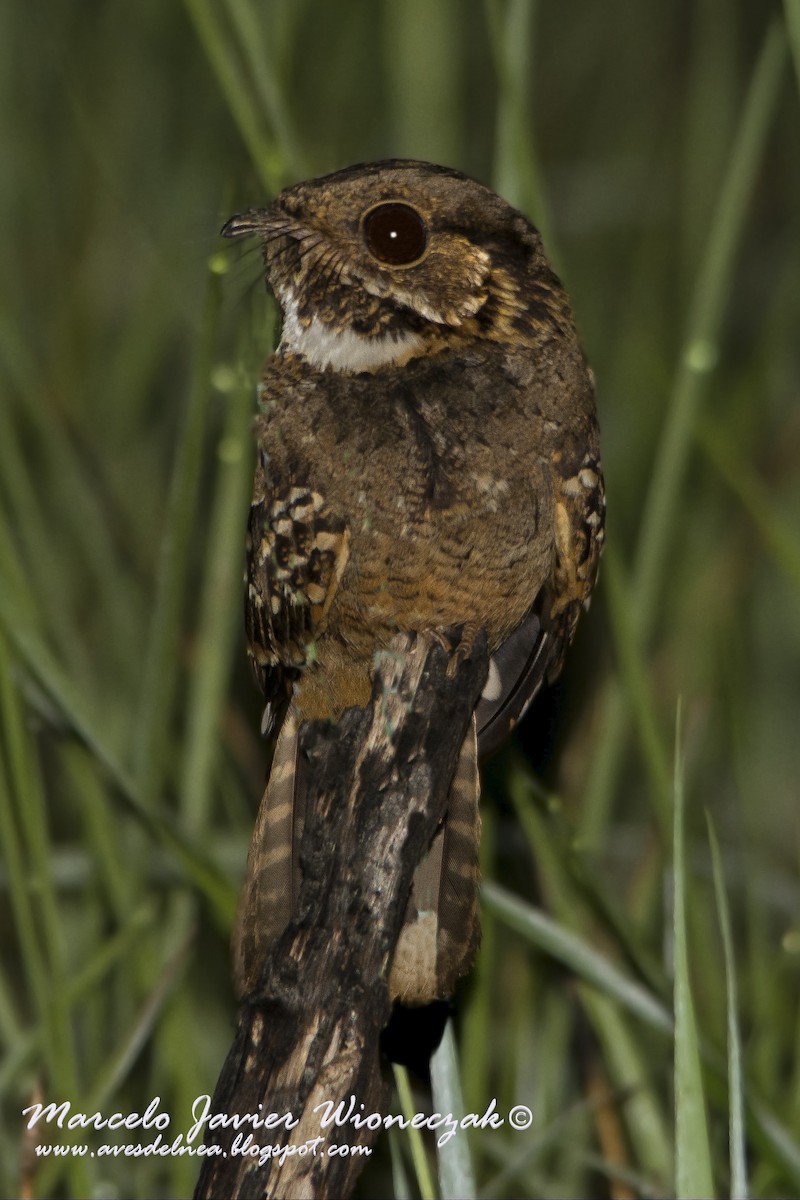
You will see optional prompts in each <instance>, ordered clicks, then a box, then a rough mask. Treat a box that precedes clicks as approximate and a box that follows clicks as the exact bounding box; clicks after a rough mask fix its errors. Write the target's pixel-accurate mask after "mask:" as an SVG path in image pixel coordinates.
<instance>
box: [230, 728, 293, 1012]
mask: <svg viewBox="0 0 800 1200" xmlns="http://www.w3.org/2000/svg"><path fill="white" fill-rule="evenodd" d="M298 730H299V724H298V721H297V718H296V717H295V715H294V713H293V712H292V709H291V708H290V709H289V711H288V712H287V714H286V717H285V718H284V721H283V725H282V726H281V731H280V733H279V734H278V741H277V744H276V746H275V754H274V756H273V759H272V769H271V770H270V773H269V779H268V780H267V786H266V788H265V789H264V795H263V797H262V799H261V806H260V807H259V810H258V816H257V817H256V823H255V826H254V828H253V836H252V838H251V840H250V849H249V851H248V855H247V867H246V869H245V876H244V883H243V885H242V891H241V894H240V896H239V906H238V910H237V913H236V925H235V926H234V931H233V982H234V986H235V988H236V994H237V996H238V997H239V999H241V998H242V997H243V996H246V995H247V993H248V992H251V991H253V990H254V988H255V987H256V985H257V983H258V978H259V974H260V971H261V966H262V964H263V961H264V953H265V951H266V948H267V946H268V945H269V943H270V942H272V941H274V940H275V938H277V937H279V936H280V935H281V934H282V933H283V931H284V929H285V928H286V926H287V925H288V923H289V921H290V920H291V916H292V910H293V908H294V904H295V901H296V899H297V892H298V889H299V883H300V869H299V863H298V862H297V855H298V854H299V849H300V839H301V837H302V828H296V827H295V826H296V824H299V823H298V822H297V821H296V815H295V791H296V785H297V766H298V740H297V734H298Z"/></svg>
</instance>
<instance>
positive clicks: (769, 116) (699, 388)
mask: <svg viewBox="0 0 800 1200" xmlns="http://www.w3.org/2000/svg"><path fill="white" fill-rule="evenodd" d="M785 61H786V37H785V34H784V31H783V27H782V25H781V24H780V23H779V22H778V21H773V22H772V24H771V25H770V27H769V29H768V31H767V34H766V36H765V38H764V42H763V45H762V47H761V52H760V55H759V58H758V61H757V63H756V66H755V69H754V71H753V76H752V80H751V83H750V88H749V91H748V95H747V99H746V101H745V106H744V111H743V113H742V117H741V120H740V122H739V127H738V130H737V134H736V139H735V142H734V146H733V149H732V152H731V156H730V160H729V164H728V169H727V171H726V174H725V179H724V181H723V184H722V188H721V190H720V195H719V200H718V202H717V206H716V210H715V213H714V216H713V219H712V222H711V227H710V229H709V231H708V237H707V239H706V250H705V254H704V257H703V259H702V262H701V264H700V269H699V272H698V275H697V280H696V283H695V288H694V295H693V297H692V302H691V305H690V309H689V319H688V321H687V325H686V332H685V335H684V341H683V347H682V350H681V353H680V358H679V361H678V366H677V370H676V374H675V379H674V382H673V386H672V391H671V394H670V398H669V402H668V406H667V412H666V417H665V422H664V427H663V430H662V433H661V437H660V439H659V443H658V449H657V453H656V460H655V463H654V466H653V471H652V474H651V477H650V483H649V486H648V489H647V496H646V501H645V505H644V512H643V514H642V520H641V523H640V527H639V533H638V538H637V548H636V554H635V560H634V568H633V572H632V577H631V588H632V604H631V618H632V621H633V628H634V631H635V634H636V639H637V643H638V644H639V645H640V646H644V645H645V644H646V642H647V641H648V639H649V637H650V634H651V631H652V626H653V620H654V618H655V615H656V611H657V605H658V600H659V596H660V595H661V592H662V589H663V582H664V574H665V571H666V568H667V563H668V556H669V549H670V546H671V540H672V534H673V530H674V524H675V520H676V516H677V513H678V510H679V506H680V498H681V494H682V487H683V480H684V477H685V473H686V469H687V465H688V460H689V453H690V449H691V442H692V432H693V427H694V424H695V422H696V419H697V416H698V413H699V409H700V405H701V403H702V401H703V398H704V396H705V393H706V388H707V383H708V379H709V374H710V371H711V369H712V368H713V367H714V366H715V364H716V361H717V357H718V351H719V341H720V337H721V333H722V327H723V319H724V316H725V306H726V303H727V300H728V297H729V296H730V293H731V287H732V281H733V273H734V267H735V263H736V256H737V252H738V249H739V246H740V243H741V239H742V234H743V230H744V224H745V216H746V213H747V208H748V205H749V203H750V200H751V197H752V194H753V190H754V188H755V185H756V181H757V179H758V173H759V170H760V167H761V163H762V161H763V158H764V153H765V149H766V145H767V139H768V136H769V133H770V130H771V128H772V125H773V123H774V120H775V114H776V109H777V101H778V96H779V91H780V84H781V81H782V78H783V74H784V67H785ZM625 731H626V708H625V703H624V698H623V695H622V692H621V691H620V690H619V689H618V688H615V689H614V690H613V691H612V692H611V693H610V695H609V697H608V700H607V703H606V706H605V717H604V721H603V727H602V730H601V732H600V735H599V737H598V743H597V744H598V745H599V747H600V749H599V752H598V755H597V762H596V763H595V769H594V771H593V772H592V780H591V783H590V786H589V789H588V794H587V796H586V798H585V802H584V813H585V817H584V832H585V834H586V836H587V838H589V839H590V840H591V839H593V838H595V837H596V835H597V833H598V831H599V830H600V829H601V828H603V827H604V825H605V824H606V820H607V814H608V809H609V806H610V803H611V797H612V795H613V790H614V787H615V785H616V780H617V776H618V772H619V767H620V763H621V758H622V750H623V746H624V740H625Z"/></svg>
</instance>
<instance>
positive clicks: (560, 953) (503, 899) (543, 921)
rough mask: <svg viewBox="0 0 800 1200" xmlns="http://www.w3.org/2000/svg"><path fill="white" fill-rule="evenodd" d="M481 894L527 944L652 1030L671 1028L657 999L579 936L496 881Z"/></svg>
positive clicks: (668, 1016)
mask: <svg viewBox="0 0 800 1200" xmlns="http://www.w3.org/2000/svg"><path fill="white" fill-rule="evenodd" d="M481 895H482V899H483V903H484V905H485V906H486V907H487V908H488V909H489V911H490V912H492V913H494V915H495V916H497V917H499V918H500V919H501V920H502V921H503V922H504V923H505V924H506V925H508V927H509V928H510V929H514V930H516V932H517V933H519V934H521V936H522V937H524V938H525V939H526V941H528V942H530V943H531V945H533V946H536V947H537V948H538V949H539V950H543V951H544V952H545V954H549V955H551V956H552V957H553V958H555V959H556V960H557V961H558V962H560V963H563V965H564V966H565V967H568V968H569V969H570V970H571V971H574V972H575V974H576V975H579V976H580V977H581V978H582V979H583V980H585V981H586V983H591V984H594V985H595V986H596V987H598V988H599V989H600V990H601V991H602V992H605V993H606V995H608V996H611V997H613V998H614V999H615V1000H616V1001H617V1002H618V1003H619V1004H621V1005H623V1006H624V1007H625V1008H626V1009H627V1010H628V1011H629V1012H631V1013H634V1014H635V1015H636V1016H637V1017H639V1018H640V1020H642V1021H644V1022H645V1023H646V1024H648V1025H650V1026H651V1027H652V1028H653V1029H659V1030H661V1031H662V1032H669V1031H670V1030H671V1029H672V1017H671V1016H670V1013H669V1011H668V1010H667V1008H666V1007H665V1006H664V1005H663V1004H662V1003H661V1001H660V1000H659V999H657V997H655V996H653V995H652V993H650V992H648V991H646V989H645V988H643V987H641V985H640V984H638V983H636V982H635V981H634V980H632V979H630V978H628V976H627V975H625V974H624V972H622V971H620V970H619V968H618V967H615V966H614V964H613V963H611V962H610V961H609V960H608V959H607V958H604V957H603V955H602V954H599V953H598V951H597V950H595V949H594V948H593V947H592V946H591V945H589V943H588V942H587V941H585V940H584V939H583V938H581V937H579V936H578V935H577V934H575V933H573V932H572V931H571V930H569V929H565V928H564V927H563V926H562V925H560V924H559V923H558V922H557V921H554V920H553V919H552V917H548V916H547V915H546V914H545V913H543V912H540V911H539V910H538V909H535V908H532V907H531V905H529V904H526V903H525V902H524V901H522V900H519V899H518V898H517V897H516V896H512V894H511V893H510V892H508V891H506V889H505V888H502V887H500V886H499V884H496V883H491V882H489V881H486V882H484V884H483V887H482V889H481Z"/></svg>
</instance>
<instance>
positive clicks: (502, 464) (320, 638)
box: [222, 159, 605, 1006]
mask: <svg viewBox="0 0 800 1200" xmlns="http://www.w3.org/2000/svg"><path fill="white" fill-rule="evenodd" d="M222 235H223V236H225V237H227V238H243V237H256V238H258V239H260V242H261V248H262V253H263V264H264V273H265V280H266V284H267V286H268V288H269V289H270V290H271V292H272V293H273V295H274V297H275V299H276V301H277V303H278V305H279V307H280V312H281V318H282V324H281V335H280V341H279V344H278V346H277V349H276V350H275V351H274V353H273V354H271V355H270V356H269V357H268V358H267V360H266V363H265V366H264V368H263V372H262V375H261V379H260V382H259V383H258V387H257V393H258V415H257V416H256V418H255V420H254V426H253V428H254V434H255V440H256V445H257V456H256V459H257V461H256V469H255V480H254V486H253V497H252V504H251V508H250V515H249V523H248V532H247V540H246V551H247V571H246V602H245V609H246V632H247V640H248V650H249V656H250V660H251V663H252V667H253V670H254V672H255V676H256V680H257V682H258V684H259V686H260V688H261V690H262V692H263V695H264V702H265V707H264V718H263V722H262V731H263V732H264V733H265V734H267V735H271V736H273V737H274V738H275V739H276V741H275V749H274V755H273V759H272V765H271V769H270V773H269V777H268V780H267V784H266V787H265V791H264V795H263V798H262V801H261V806H260V809H259V812H258V816H257V818H256V824H255V830H254V834H253V839H252V843H251V848H250V853H249V856H248V864H247V867H246V871H245V880H244V885H243V888H242V893H241V897H240V902H239V912H238V917H237V924H236V928H235V932H234V938H233V958H234V979H235V985H236V989H237V992H238V994H239V996H240V997H242V996H246V995H247V994H249V993H251V992H253V991H254V990H255V988H256V986H257V983H258V979H259V974H260V969H261V965H262V963H263V960H264V955H265V950H266V948H267V947H268V946H269V944H270V943H271V942H273V941H274V940H275V939H276V938H277V937H278V936H279V935H280V934H281V932H282V931H283V929H284V928H285V927H286V926H287V924H288V923H289V922H290V920H291V919H292V917H293V915H294V913H295V911H296V906H297V900H298V895H299V889H300V883H301V877H302V867H301V862H300V854H299V846H300V841H301V838H302V830H303V824H304V821H305V817H306V807H305V806H306V797H305V792H304V785H303V762H302V756H301V755H300V754H299V749H298V747H299V734H300V730H301V728H302V726H303V724H304V722H306V721H309V720H313V719H319V718H323V719H328V720H336V719H337V718H338V717H339V716H340V715H341V713H342V712H343V711H344V710H345V709H346V708H348V707H350V706H353V705H360V706H363V705H365V704H367V703H368V701H369V698H370V692H371V675H372V664H373V659H374V656H375V654H376V652H377V651H380V650H381V649H383V648H385V647H387V646H388V645H389V643H390V642H391V641H392V638H393V637H395V635H396V634H397V633H398V632H409V633H427V634H431V635H433V636H434V637H438V638H440V639H447V637H448V636H450V631H452V630H453V629H459V630H460V631H461V637H462V643H463V645H467V646H468V645H469V644H470V641H471V639H472V638H474V636H475V634H476V633H477V631H478V630H484V631H485V634H486V638H487V642H488V649H489V654H490V658H489V670H488V675H487V679H486V684H485V686H484V689H483V693H482V695H481V698H480V700H479V702H478V704H477V706H476V709H475V713H474V715H473V718H472V721H471V726H470V729H469V731H468V733H467V736H466V739H465V741H464V744H463V747H462V749H461V752H460V756H459V759H458V763H457V767H456V771H455V776H454V780H453V783H452V785H451V788H450V792H449V796H448V801H447V811H446V815H445V817H444V820H443V822H442V824H441V826H440V827H439V829H438V830H437V832H436V835H435V837H434V838H433V841H432V843H431V845H430V847H429V849H428V851H427V854H426V857H425V858H424V859H423V861H422V862H421V863H420V865H419V866H418V867H417V869H416V873H415V875H414V879H413V883H412V887H411V894H410V896H409V899H408V903H407V907H406V910H405V915H404V923H403V927H402V930H401V933H400V937H399V940H398V943H397V947H396V949H395V952H394V956H393V959H392V963H391V966H390V970H389V977H388V985H389V992H390V995H391V997H392V998H393V999H395V1000H398V1001H400V1002H401V1003H402V1004H404V1005H408V1006H419V1005H425V1004H428V1003H431V1002H433V1001H436V1000H441V999H443V998H448V997H450V996H452V994H453V992H454V990H455V988H456V985H457V983H458V981H459V979H460V978H461V977H462V976H463V975H465V974H466V973H467V972H468V971H469V969H470V967H471V965H472V963H473V960H474V957H475V954H476V951H477V947H478V943H479V937H480V923H479V905H478V897H479V881H480V875H479V868H478V850H479V839H480V813H479V795H480V784H479V774H478V761H479V757H483V756H485V755H486V754H488V753H491V752H492V751H493V750H494V749H495V748H496V747H497V746H498V745H499V744H500V742H501V741H502V740H503V739H504V738H505V737H506V736H507V734H508V733H509V732H510V730H511V729H513V728H514V726H515V725H516V724H517V722H518V721H519V720H520V719H521V717H522V715H523V714H524V712H525V711H526V709H527V707H528V705H529V704H530V701H531V699H532V698H533V696H534V695H535V694H536V692H537V691H538V690H539V688H540V687H541V686H542V684H543V683H544V682H545V681H552V680H553V679H555V678H556V676H557V675H558V673H559V672H560V670H561V667H562V664H563V661H564V655H565V653H566V651H567V648H568V646H569V644H570V642H571V641H572V638H573V635H574V633H575V628H576V624H577V622H578V619H579V616H580V614H581V612H582V611H583V610H584V609H585V608H586V607H587V606H588V604H589V599H590V595H591V592H592V588H593V586H594V583H595V580H596V577H597V572H598V563H599V558H600V553H601V550H602V546H603V537H604V525H605V492H604V484H603V473H602V466H601V460H600V447H599V433H598V423H597V414H596V403H595V387H594V379H593V374H592V372H591V369H590V368H589V366H588V364H587V360H586V356H585V354H584V351H583V349H582V346H581V342H580V339H579V335H578V333H577V329H576V325H575V320H574V317H573V314H572V310H571V306H570V302H569V299H568V297H567V294H566V292H565V290H564V288H563V286H562V284H561V282H560V281H559V279H558V277H557V276H556V274H555V272H554V270H553V268H552V267H551V265H550V263H549V261H548V259H547V257H546V255H545V251H544V248H543V246H542V240H541V237H540V235H539V233H538V231H537V230H536V228H535V227H534V226H533V225H532V224H531V222H530V221H529V220H528V219H527V218H526V217H525V216H524V215H523V214H522V213H521V212H519V211H517V210H516V209H515V208H514V207H513V206H512V205H510V204H509V203H507V202H506V201H505V200H504V199H502V198H501V197H500V196H499V195H498V194H497V193H495V192H494V191H492V190H491V189H490V188H489V187H487V186H486V185H484V184H482V183H480V182H478V181H477V180H474V179H472V178H469V177H468V176H466V175H464V174H462V173H461V172H459V171H457V170H455V169H452V168H450V167H446V166H439V165H436V164H432V163H426V162H422V161H417V160H411V159H386V160H382V161H378V162H372V163H360V164H357V165H355V166H352V167H347V168H345V169H343V170H339V171H336V172H334V173H332V174H328V175H324V176H321V177H318V178H314V179H310V180H307V181H305V182H302V183H297V184H294V185H292V186H290V187H287V188H286V189H285V190H283V191H282V192H280V194H279V195H278V196H277V198H276V199H275V200H274V201H273V202H272V203H271V204H269V205H268V207H266V208H257V209H250V210H248V211H246V212H242V213H239V214H237V215H236V216H233V217H231V219H230V220H229V221H228V222H227V223H226V224H225V225H224V227H223V229H222Z"/></svg>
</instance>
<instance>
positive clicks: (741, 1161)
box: [706, 811, 749, 1200]
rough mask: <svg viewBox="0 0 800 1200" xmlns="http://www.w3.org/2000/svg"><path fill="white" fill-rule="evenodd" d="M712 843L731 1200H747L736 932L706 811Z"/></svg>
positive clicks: (709, 819) (717, 849)
mask: <svg viewBox="0 0 800 1200" xmlns="http://www.w3.org/2000/svg"><path fill="white" fill-rule="evenodd" d="M706 820H707V822H708V840H709V845H710V846H711V866H712V869H713V872H714V892H715V894H716V898H717V916H718V917H719V926H720V932H721V934H722V949H723V953H724V956H725V988H726V993H727V1018H728V1104H729V1118H728V1138H729V1146H730V1160H731V1200H747V1198H748V1195H749V1186H748V1181H747V1144H746V1143H747V1139H746V1133H745V1120H744V1100H743V1096H744V1080H743V1076H742V1046H741V1038H740V1036H739V1018H738V1007H739V1006H738V999H737V987H736V959H735V956H734V951H733V930H732V928H731V914H730V909H729V906H728V898H727V895H726V894H725V877H724V875H723V871H722V858H721V856H720V852H719V842H718V841H717V835H716V833H715V831H714V824H713V822H712V820H711V814H710V813H709V812H708V811H707V812H706Z"/></svg>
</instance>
